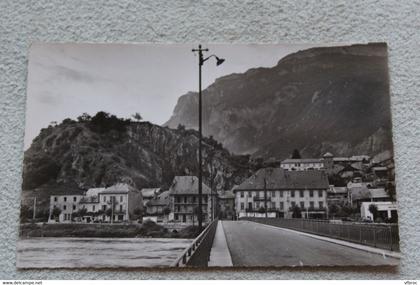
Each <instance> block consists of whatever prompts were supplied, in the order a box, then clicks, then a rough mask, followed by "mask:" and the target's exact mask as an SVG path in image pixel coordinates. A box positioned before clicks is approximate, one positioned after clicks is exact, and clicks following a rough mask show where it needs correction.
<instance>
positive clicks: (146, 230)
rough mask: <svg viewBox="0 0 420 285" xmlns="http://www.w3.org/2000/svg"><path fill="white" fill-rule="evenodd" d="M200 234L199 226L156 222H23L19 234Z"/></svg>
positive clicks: (186, 237)
mask: <svg viewBox="0 0 420 285" xmlns="http://www.w3.org/2000/svg"><path fill="white" fill-rule="evenodd" d="M197 235H198V230H197V227H192V226H190V227H186V228H185V229H182V230H180V231H172V230H168V229H166V228H164V227H162V226H160V225H158V224H156V223H154V222H151V221H146V222H144V223H143V224H58V223H57V224H47V223H43V224H32V223H31V224H21V225H20V229H19V236H20V237H21V238H33V237H102V238H136V237H141V238H145V237H150V238H184V239H192V238H195V237H196V236H197Z"/></svg>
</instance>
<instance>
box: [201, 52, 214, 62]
mask: <svg viewBox="0 0 420 285" xmlns="http://www.w3.org/2000/svg"><path fill="white" fill-rule="evenodd" d="M213 56H214V57H215V58H217V56H216V55H215V54H212V55H209V56H208V57H206V58H205V59H203V62H205V61H206V60H208V59H209V58H210V57H213Z"/></svg>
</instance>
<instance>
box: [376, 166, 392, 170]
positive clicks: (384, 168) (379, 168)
mask: <svg viewBox="0 0 420 285" xmlns="http://www.w3.org/2000/svg"><path fill="white" fill-rule="evenodd" d="M372 170H373V171H387V170H388V168H386V167H385V166H375V167H372Z"/></svg>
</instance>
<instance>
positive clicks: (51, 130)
mask: <svg viewBox="0 0 420 285" xmlns="http://www.w3.org/2000/svg"><path fill="white" fill-rule="evenodd" d="M98 114H100V113H98ZM103 114H104V113H102V115H101V116H102V117H104V118H101V119H98V118H97V117H98V115H96V116H95V117H93V118H92V119H88V120H85V121H73V120H70V119H66V120H65V121H64V122H63V123H61V124H59V125H57V126H49V127H48V128H45V129H42V130H41V132H40V134H39V135H38V136H37V137H36V138H35V139H34V141H33V142H32V145H31V146H30V148H29V149H28V150H27V151H26V152H25V155H24V168H23V203H24V204H27V205H31V203H32V201H33V197H34V196H36V197H37V198H38V203H39V204H40V205H42V207H43V208H45V207H47V206H48V201H49V200H48V199H49V198H48V196H49V195H51V194H59V193H62V192H63V191H65V192H66V193H68V192H69V191H70V192H72V191H74V193H79V192H80V191H81V190H84V189H88V188H91V187H104V186H110V185H112V184H115V183H117V182H125V183H129V184H131V185H135V186H136V187H137V188H139V189H141V188H143V187H163V188H166V189H167V188H168V187H169V185H170V184H171V182H172V179H173V177H174V176H175V175H197V172H198V171H197V162H196V161H197V159H196V153H197V147H198V134H197V132H196V131H194V130H185V129H169V128H166V127H160V126H156V125H153V124H151V123H149V122H131V121H124V120H121V119H115V118H116V117H114V116H111V117H113V119H112V120H111V119H110V118H109V115H106V114H105V115H103ZM99 117H100V116H99ZM95 118H96V119H95ZM94 120H95V121H94ZM203 157H204V181H205V182H206V183H207V184H208V185H210V179H209V177H210V174H211V173H212V177H214V179H213V181H214V185H215V188H216V189H222V188H225V189H230V188H231V187H232V186H233V185H234V184H238V183H240V182H241V181H242V179H244V178H245V177H247V176H248V175H249V168H248V159H249V157H248V156H235V155H231V154H230V153H229V152H228V151H227V150H225V149H224V148H223V147H221V145H220V144H218V143H217V142H216V141H214V140H213V139H210V138H205V140H204V146H203ZM212 169H213V171H212Z"/></svg>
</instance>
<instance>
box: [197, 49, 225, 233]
mask: <svg viewBox="0 0 420 285" xmlns="http://www.w3.org/2000/svg"><path fill="white" fill-rule="evenodd" d="M208 51H209V49H208V48H202V47H201V45H198V49H192V52H198V133H199V135H198V141H199V142H198V213H197V215H198V230H199V231H201V230H202V229H203V209H202V205H203V198H202V197H203V169H202V167H203V165H202V159H203V158H202V140H203V131H202V98H201V97H202V96H201V68H202V66H203V64H204V62H205V61H206V60H208V59H209V58H210V57H215V58H216V60H217V62H216V65H220V64H222V63H223V62H224V61H225V60H224V59H221V58H218V57H217V56H215V55H210V56H208V57H206V58H204V57H203V52H208Z"/></svg>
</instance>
